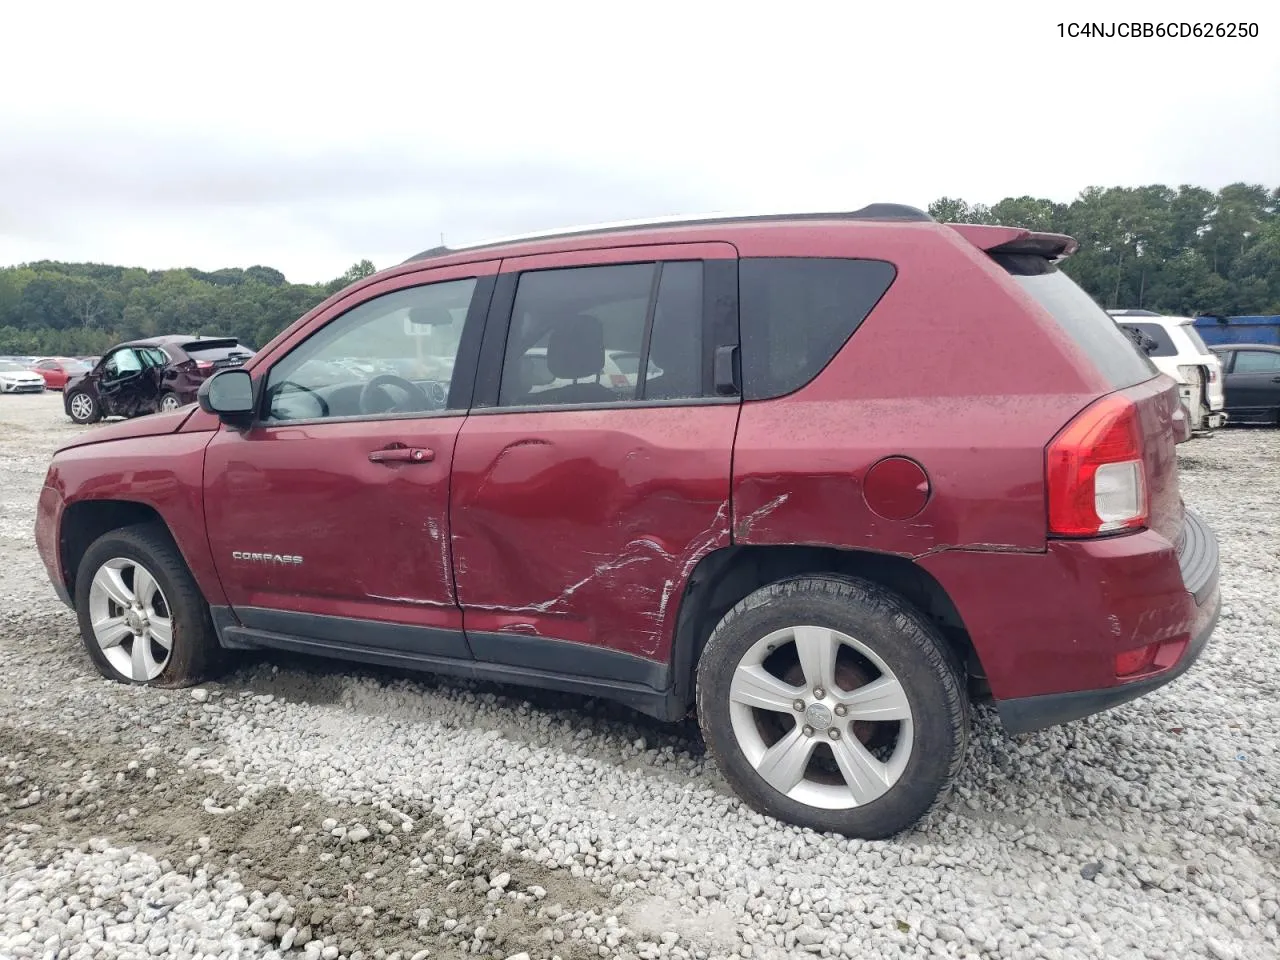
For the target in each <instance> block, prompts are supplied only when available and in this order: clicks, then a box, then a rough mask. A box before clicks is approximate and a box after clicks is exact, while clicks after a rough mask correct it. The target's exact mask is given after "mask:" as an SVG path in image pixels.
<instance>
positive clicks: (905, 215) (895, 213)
mask: <svg viewBox="0 0 1280 960" xmlns="http://www.w3.org/2000/svg"><path fill="white" fill-rule="evenodd" d="M787 220H889V221H899V222H903V221H907V222H923V223H934V222H936V221H934V219H933V217H931V216H929V214H928V213H926V212H925V211H923V210H921V209H919V208H918V207H911V206H908V205H906V204H904V203H872V204H868V205H867V206H865V207H863V208H862V209H860V210H853V211H838V212H829V213H755V214H707V215H705V216H675V217H655V218H653V219H648V220H618V221H614V222H611V223H597V224H591V225H587V226H578V227H563V228H560V229H555V230H542V231H539V232H537V233H527V234H519V235H516V236H510V237H501V238H499V239H495V240H485V241H482V242H480V243H467V244H461V245H459V246H457V247H446V246H438V247H432V248H431V249H430V250H423V251H422V252H421V253H417V254H414V255H413V256H412V257H409V259H407V260H405V261H404V262H405V263H413V262H414V261H415V260H430V259H433V258H435V257H444V256H448V255H449V254H451V253H461V252H462V251H464V250H482V249H484V248H485V247H499V246H505V245H506V244H509V243H519V242H523V241H530V240H554V239H557V238H560V237H581V236H593V235H596V234H604V233H620V232H622V231H625V230H638V229H643V228H645V227H680V226H704V225H707V226H714V225H717V224H724V223H769V222H777V221H787Z"/></svg>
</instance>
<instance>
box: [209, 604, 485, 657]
mask: <svg viewBox="0 0 1280 960" xmlns="http://www.w3.org/2000/svg"><path fill="white" fill-rule="evenodd" d="M236 613H237V614H239V616H240V622H241V623H243V624H244V625H245V627H247V628H249V630H251V631H254V632H257V631H261V632H265V633H271V634H278V635H282V636H289V637H298V638H306V639H307V640H309V641H315V642H319V643H337V644H352V645H354V646H356V647H357V648H359V647H370V648H376V649H379V650H387V651H395V652H398V653H401V654H404V655H408V656H425V657H457V658H460V659H470V658H471V649H470V648H469V647H468V646H467V640H466V637H465V636H463V634H462V631H461V630H443V629H440V628H438V627H414V626H406V625H405V624H401V623H385V622H383V621H381V620H356V619H354V618H348V617H325V616H319V615H318V614H314V613H294V612H292V611H289V610H266V609H263V608H261V607H237V608H236ZM224 632H226V633H229V632H231V631H224Z"/></svg>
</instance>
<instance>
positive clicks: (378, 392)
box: [360, 373, 431, 414]
mask: <svg viewBox="0 0 1280 960" xmlns="http://www.w3.org/2000/svg"><path fill="white" fill-rule="evenodd" d="M384 386H390V387H399V388H400V389H401V390H403V391H404V392H405V393H406V394H407V395H408V396H407V399H406V400H405V403H404V405H400V404H397V403H396V402H395V400H394V399H393V398H391V397H390V396H389V395H388V394H387V391H385V390H384V389H382V388H383V387H384ZM375 397H380V399H381V400H383V401H386V400H390V401H391V403H390V406H387V405H386V404H385V403H382V404H379V401H378V400H376V399H375ZM430 406H431V398H430V397H428V396H427V392H426V391H425V390H423V389H422V388H421V387H420V386H418V385H417V384H416V383H414V382H413V381H412V380H406V379H405V378H404V377H397V376H396V375H395V374H393V373H380V374H378V375H377V376H376V377H374V378H373V379H372V380H370V381H369V382H368V383H366V384H365V385H364V388H363V389H362V390H361V391H360V412H361V413H366V414H373V413H406V412H408V411H411V410H426V409H429V408H430Z"/></svg>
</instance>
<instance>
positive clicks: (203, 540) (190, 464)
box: [36, 411, 227, 604]
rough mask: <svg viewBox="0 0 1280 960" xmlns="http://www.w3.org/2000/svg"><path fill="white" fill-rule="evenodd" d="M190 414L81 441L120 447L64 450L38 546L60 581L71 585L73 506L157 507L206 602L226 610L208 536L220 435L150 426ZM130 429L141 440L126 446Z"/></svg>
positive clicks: (96, 430) (45, 495)
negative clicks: (213, 452)
mask: <svg viewBox="0 0 1280 960" xmlns="http://www.w3.org/2000/svg"><path fill="white" fill-rule="evenodd" d="M184 412H185V411H176V412H175V413H173V414H170V415H167V416H164V417H161V416H157V417H146V418H143V419H140V420H134V421H126V422H124V423H117V424H110V425H107V426H103V427H91V428H90V429H89V430H87V431H86V432H85V433H84V434H83V435H82V436H81V437H79V438H77V439H78V440H82V439H84V438H85V437H92V436H95V435H101V434H110V435H111V438H114V439H111V438H109V439H108V440H104V441H103V442H100V443H87V444H79V445H75V446H69V447H64V448H62V449H61V450H59V451H58V453H57V454H55V456H54V460H53V463H52V464H50V466H49V472H48V475H47V476H46V477H45V485H44V489H43V490H42V491H41V493H40V500H39V503H38V507H37V516H36V543H37V545H38V546H39V550H40V556H41V557H42V558H43V559H44V562H45V566H46V567H47V568H48V569H49V572H50V576H51V577H53V579H55V580H56V581H59V582H62V583H67V582H69V581H70V579H71V577H70V576H69V573H70V571H64V570H63V569H62V564H61V559H60V557H59V549H58V543H59V539H60V537H61V534H62V531H61V529H60V524H61V520H62V516H63V513H64V511H65V510H66V508H67V506H68V505H69V504H72V503H80V502H84V501H94V500H126V501H131V502H133V503H140V504H143V505H145V506H148V507H151V508H152V509H153V510H155V511H156V512H157V513H158V514H159V515H160V518H161V519H162V520H164V522H165V524H166V525H167V526H168V527H169V532H170V533H172V534H173V539H174V540H175V541H176V542H177V544H178V549H179V550H181V551H182V556H183V557H184V558H185V559H186V561H187V566H189V567H190V568H191V573H192V575H193V576H194V577H195V579H196V583H197V584H199V585H200V590H201V592H202V593H203V594H204V596H205V599H206V600H208V601H209V602H210V603H214V604H225V603H226V602H227V600H226V595H225V594H224V593H223V592H222V584H221V583H220V582H219V580H218V574H217V571H216V570H215V569H214V565H213V558H212V556H211V555H210V553H209V541H208V538H207V537H206V533H205V511H204V448H205V444H207V443H208V442H209V439H210V438H211V437H212V436H213V434H211V433H185V434H172V432H171V431H172V426H168V427H166V429H164V430H155V424H153V423H149V422H148V421H151V420H170V419H173V418H179V419H180V416H179V415H180V414H183V413H184ZM129 428H133V430H134V432H135V433H139V434H141V435H139V436H134V437H130V438H128V439H124V437H125V436H127V434H128V432H129ZM139 428H141V429H139ZM148 431H151V432H148Z"/></svg>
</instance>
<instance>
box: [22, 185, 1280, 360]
mask: <svg viewBox="0 0 1280 960" xmlns="http://www.w3.org/2000/svg"><path fill="white" fill-rule="evenodd" d="M929 213H930V214H931V215H932V216H933V217H934V218H935V219H937V220H939V221H943V222H950V223H1002V224H1006V225H1009V226H1020V227H1027V228H1029V229H1033V230H1041V231H1048V232H1052V233H1065V234H1069V235H1070V236H1073V237H1075V238H1076V240H1078V241H1079V242H1080V249H1079V251H1078V252H1076V253H1075V254H1074V255H1073V256H1071V257H1070V258H1068V259H1067V260H1066V261H1064V263H1063V269H1064V270H1065V271H1066V272H1067V273H1068V274H1070V275H1071V277H1073V278H1074V279H1075V280H1076V282H1077V283H1079V284H1080V285H1081V286H1082V287H1084V289H1085V290H1087V291H1088V292H1089V293H1090V294H1091V295H1092V296H1093V297H1094V299H1096V300H1097V301H1098V302H1099V303H1101V304H1102V305H1103V306H1104V307H1108V308H1111V307H1132V308H1142V309H1148V310H1155V311H1158V312H1161V313H1168V314H1175V315H1179V316H1199V315H1206V314H1207V315H1213V316H1235V315H1242V314H1280V187H1277V188H1275V189H1271V190H1268V189H1267V188H1266V187H1265V186H1261V185H1257V184H1246V183H1235V184H1231V185H1230V186H1227V187H1223V188H1222V189H1221V190H1219V191H1217V192H1216V193H1215V192H1214V191H1211V190H1206V189H1203V188H1201V187H1193V186H1180V187H1178V188H1176V189H1174V188H1171V187H1166V186H1160V185H1155V186H1144V187H1109V188H1101V187H1090V188H1089V189H1087V190H1085V191H1084V192H1082V193H1081V194H1080V195H1079V196H1078V197H1076V199H1074V200H1072V201H1071V202H1070V203H1056V202H1054V201H1052V200H1046V199H1042V198H1036V197H1029V196H1024V197H1008V198H1006V199H1004V200H1001V201H1000V202H999V203H996V204H994V205H992V206H989V207H988V206H986V205H984V204H973V205H970V204H969V203H966V202H965V201H964V200H960V199H955V198H952V197H942V198H940V199H938V200H936V201H934V202H933V203H931V204H930V205H929ZM373 271H374V266H373V264H372V263H370V262H369V261H368V260H362V261H361V262H359V263H356V264H354V265H353V266H352V267H351V268H350V269H349V270H347V272H346V273H344V274H343V275H342V276H340V277H336V278H334V279H333V280H331V281H330V282H328V283H322V284H300V283H289V282H288V281H287V280H286V279H285V276H284V274H282V273H281V272H280V271H279V270H275V269H272V268H271V267H265V266H253V267H246V268H243V269H242V268H239V267H232V268H227V269H223V270H215V271H213V272H211V273H210V272H205V271H202V270H195V269H190V268H188V269H179V270H143V269H140V268H137V267H117V266H107V265H103V264H92V263H59V262H54V261H39V262H35V263H26V264H21V265H19V266H14V267H5V268H0V353H4V354H23V355H25V354H71V355H89V354H100V353H102V352H103V351H104V350H106V349H107V348H109V347H110V346H112V345H113V344H115V343H119V342H120V341H122V340H131V339H134V338H137V337H146V336H155V335H157V334H163V333H188V334H216V335H219V336H235V337H238V338H240V340H241V341H242V342H244V343H247V344H249V345H250V346H253V347H255V348H256V347H261V346H262V345H263V344H265V343H266V342H267V341H268V340H270V339H271V338H272V337H273V336H275V335H276V334H277V333H279V332H280V330H282V329H284V327H286V326H287V325H288V324H290V323H292V322H293V321H294V320H296V319H297V318H298V317H300V316H301V315H302V314H303V313H305V312H306V311H307V310H309V309H311V308H312V307H313V306H315V305H316V304H317V303H319V302H320V301H321V300H323V299H324V298H325V297H327V296H329V295H330V294H332V293H334V292H336V291H338V290H340V289H342V288H343V287H344V286H346V285H347V284H348V283H351V282H352V281H354V280H357V279H359V278H361V277H364V276H368V275H369V274H370V273H372V272H373Z"/></svg>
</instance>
